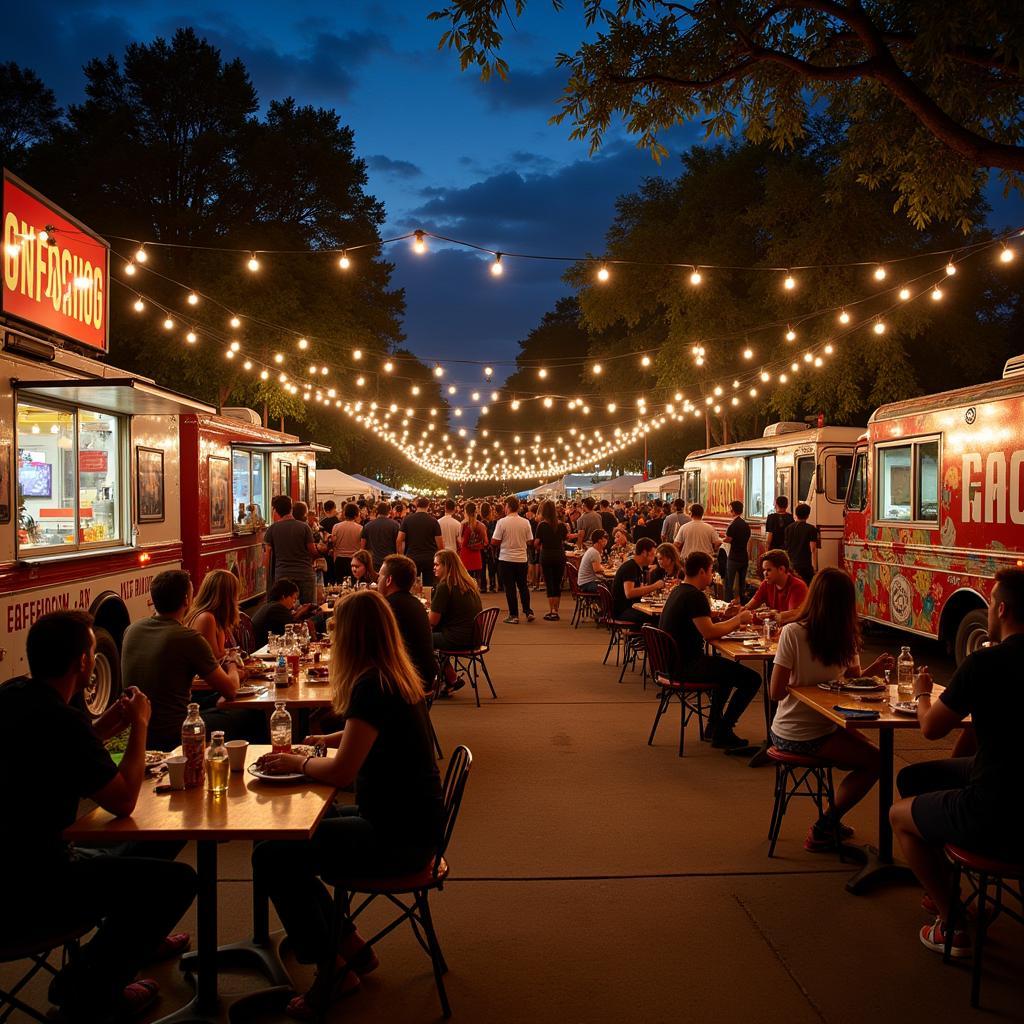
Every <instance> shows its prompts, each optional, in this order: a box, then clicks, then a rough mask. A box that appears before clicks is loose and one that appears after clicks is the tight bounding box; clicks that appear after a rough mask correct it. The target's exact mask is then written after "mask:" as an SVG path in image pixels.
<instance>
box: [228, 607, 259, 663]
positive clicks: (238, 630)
mask: <svg viewBox="0 0 1024 1024" xmlns="http://www.w3.org/2000/svg"><path fill="white" fill-rule="evenodd" d="M234 638H235V643H236V644H238V646H239V647H240V648H241V649H242V650H243V651H244V652H245V653H246V654H252V652H253V651H255V650H256V649H257V648H258V647H259V644H258V643H256V630H255V629H254V628H253V624H252V619H250V618H249V616H248V615H246V614H245V612H239V613H238V625H237V626H235V629H234Z"/></svg>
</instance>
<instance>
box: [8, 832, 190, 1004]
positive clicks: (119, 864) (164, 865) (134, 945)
mask: <svg viewBox="0 0 1024 1024" xmlns="http://www.w3.org/2000/svg"><path fill="white" fill-rule="evenodd" d="M147 845H148V844H146V843H131V844H126V845H125V846H123V847H121V849H122V850H124V851H126V852H125V853H124V855H120V854H116V853H109V852H107V851H102V852H100V851H92V850H87V851H83V853H82V856H80V857H75V858H73V859H72V860H71V861H69V862H67V863H62V864H60V865H58V866H56V867H54V868H47V869H46V870H45V874H41V875H40V876H39V878H38V880H34V879H32V880H30V879H26V878H24V877H22V878H21V879H20V880H18V883H17V887H16V888H15V889H13V890H9V892H8V901H9V903H8V906H7V907H5V910H4V915H3V923H2V924H0V935H3V936H4V937H5V939H4V940H5V941H6V940H7V939H17V940H19V941H21V940H24V939H26V938H29V937H31V936H32V935H33V934H35V932H37V931H38V932H39V933H44V932H51V931H55V930H61V929H64V928H70V927H74V926H76V925H78V924H95V925H98V929H97V931H96V933H95V934H94V935H93V937H92V939H91V940H90V941H89V942H88V943H86V945H84V946H83V947H82V950H81V954H80V955H79V956H78V957H76V958H75V959H74V960H72V961H71V962H69V963H68V964H67V966H65V967H64V969H63V970H62V971H61V972H60V975H59V977H58V978H56V979H55V980H54V983H53V987H52V989H51V991H52V993H53V998H54V999H55V1000H56V1001H57V1002H59V1003H60V1005H61V1007H62V1009H63V1010H64V1012H65V1014H66V1016H68V1017H70V1018H76V1019H81V1020H99V1019H101V1018H102V1017H103V1016H105V1014H106V1012H107V1011H108V1010H109V1009H110V1008H111V1007H112V1006H113V1005H114V1004H115V1003H116V1001H117V1000H118V998H119V996H120V994H121V991H122V990H123V989H124V987H125V985H128V984H129V983H130V982H131V981H132V979H133V978H134V977H135V975H136V974H137V973H138V971H139V968H140V967H142V966H143V965H144V964H145V963H147V962H148V961H150V960H151V959H152V958H153V955H154V953H155V952H156V949H157V946H158V945H159V944H160V941H161V940H162V939H163V938H165V937H166V936H167V934H168V933H169V932H170V931H171V929H172V928H174V926H175V925H176V924H177V923H178V921H179V920H180V919H181V917H182V915H183V914H184V913H185V911H186V910H188V908H189V906H190V905H191V903H192V900H193V899H194V898H195V894H196V873H195V872H194V871H193V870H192V868H190V867H189V866H188V865H187V864H179V863H178V862H176V861H174V860H162V859H157V857H154V856H147V855H146V854H147V853H148V852H149V851H148V850H147ZM153 845H154V850H153V851H152V852H153V853H154V854H156V853H158V851H157V849H156V847H166V846H167V845H168V844H158V843H154V844H153ZM174 852H175V851H173V850H170V849H166V850H160V851H159V853H160V854H162V855H167V854H170V855H171V856H173V854H174ZM8 929H9V930H8Z"/></svg>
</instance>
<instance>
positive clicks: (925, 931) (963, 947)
mask: <svg viewBox="0 0 1024 1024" xmlns="http://www.w3.org/2000/svg"><path fill="white" fill-rule="evenodd" d="M920 935H921V944H922V945H924V946H927V947H928V948H929V949H930V950H932V951H933V952H935V953H944V952H945V950H946V926H945V925H944V924H943V922H942V920H941V919H940V918H935V923H934V924H926V925H925V926H924V927H923V928H922V929H921V932H920ZM949 955H950V956H952V957H956V958H957V959H958V960H963V959H965V958H967V957H969V956H970V955H971V940H970V937H969V936H968V934H967V932H965V931H963V929H961V928H958V929H957V930H956V931H955V932H953V943H952V946H951V947H950V951H949Z"/></svg>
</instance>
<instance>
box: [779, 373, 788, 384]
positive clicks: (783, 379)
mask: <svg viewBox="0 0 1024 1024" xmlns="http://www.w3.org/2000/svg"><path fill="white" fill-rule="evenodd" d="M788 380H789V378H788V377H787V376H786V375H785V374H784V373H780V374H779V383H780V384H785V383H786V381H788Z"/></svg>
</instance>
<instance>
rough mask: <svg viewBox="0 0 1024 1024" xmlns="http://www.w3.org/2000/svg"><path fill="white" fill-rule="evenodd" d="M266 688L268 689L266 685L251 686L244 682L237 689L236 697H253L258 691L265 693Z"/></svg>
mask: <svg viewBox="0 0 1024 1024" xmlns="http://www.w3.org/2000/svg"><path fill="white" fill-rule="evenodd" d="M250 678H254V677H252V676H250ZM264 690H266V687H265V686H249V685H248V684H243V685H242V686H240V687H239V688H238V689H237V690H236V691H235V696H236V697H252V696H253V695H255V694H257V693H263V691H264Z"/></svg>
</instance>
